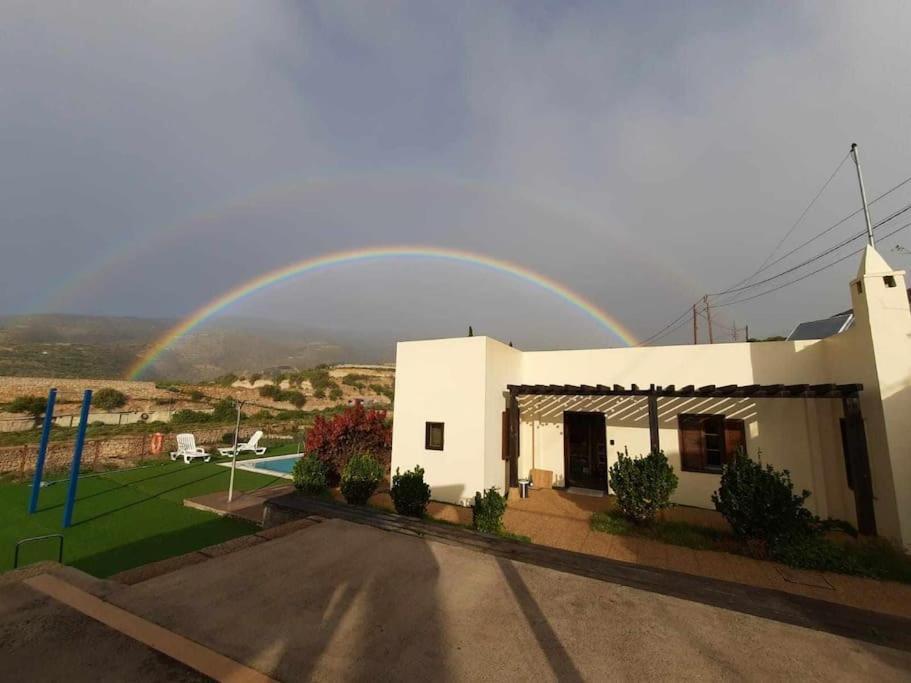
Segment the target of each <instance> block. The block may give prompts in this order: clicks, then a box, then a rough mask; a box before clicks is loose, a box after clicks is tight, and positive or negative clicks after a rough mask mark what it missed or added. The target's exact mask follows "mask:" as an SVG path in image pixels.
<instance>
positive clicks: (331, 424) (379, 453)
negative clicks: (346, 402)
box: [307, 404, 392, 486]
mask: <svg viewBox="0 0 911 683" xmlns="http://www.w3.org/2000/svg"><path fill="white" fill-rule="evenodd" d="M391 450H392V427H391V425H390V424H389V422H388V421H387V420H386V411H384V410H367V409H365V408H364V406H362V405H360V404H356V405H354V406H353V407H351V408H348V409H346V410H345V411H344V412H342V413H338V414H336V415H333V416H332V417H331V418H330V419H328V420H327V419H326V418H324V417H323V416H321V415H318V416H317V418H316V420H315V421H314V422H313V426H312V427H311V428H310V431H308V432H307V453H312V454H314V455H316V457H318V458H319V459H320V460H322V461H323V462H324V463H325V464H326V469H327V470H328V477H329V483H330V485H333V486H334V485H336V484H337V483H338V480H339V475H340V473H341V471H342V469H343V468H344V467H345V465H346V464H347V463H348V460H349V459H350V458H351V456H353V455H355V454H358V453H361V454H364V453H366V454H370V455H372V456H373V457H374V458H376V459H377V460H378V461H379V462H380V463H382V465H383V467H384V469H386V470H387V471H388V469H389V462H390V455H391Z"/></svg>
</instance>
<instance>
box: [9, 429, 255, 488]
mask: <svg viewBox="0 0 911 683" xmlns="http://www.w3.org/2000/svg"><path fill="white" fill-rule="evenodd" d="M226 431H233V430H231V429H230V428H229V427H225V426H224V425H219V426H213V427H208V428H205V429H198V428H197V429H194V430H193V435H194V436H195V437H196V443H197V444H198V445H207V446H210V445H213V444H217V443H220V442H221V437H222V435H223V434H225V432H226ZM253 431H254V429H253V428H249V427H242V428H241V430H240V438H241V439H242V440H246V439H247V438H249V436H250V435H251V434H252V433H253ZM152 436H153V435H152V434H136V435H131V436H118V437H113V438H106V439H92V440H86V442H85V444H84V446H83V449H82V467H83V469H87V470H105V469H116V468H125V467H134V466H135V465H138V464H141V463H142V462H144V461H145V460H150V459H154V458H160V457H163V456H165V455H166V454H167V453H169V452H170V451H173V450H175V449H176V447H177V436H176V434H164V435H163V436H164V443H163V444H162V447H161V452H160V453H158V454H157V455H156V454H153V453H152V452H151V451H150V446H151V443H152ZM74 445H75V443H74V442H73V441H51V442H50V443H49V444H48V447H47V458H46V460H45V466H44V467H45V471H47V472H54V471H58V472H59V471H67V470H69V467H70V463H71V461H72V459H73V446H74ZM210 451H211V449H210ZM37 458H38V445H37V444H27V445H24V446H5V447H2V448H0V475H7V476H14V477H26V476H29V475H31V474H33V473H34V471H35V462H36V460H37Z"/></svg>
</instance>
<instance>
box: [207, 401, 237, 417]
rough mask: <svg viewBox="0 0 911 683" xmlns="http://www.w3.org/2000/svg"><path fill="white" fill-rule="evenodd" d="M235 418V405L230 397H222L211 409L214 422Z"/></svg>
mask: <svg viewBox="0 0 911 683" xmlns="http://www.w3.org/2000/svg"><path fill="white" fill-rule="evenodd" d="M236 419H237V406H236V405H235V404H234V401H233V400H232V399H230V398H223V399H221V400H220V401H218V403H216V404H215V409H214V410H213V411H212V420H213V421H215V422H231V421H234V420H236Z"/></svg>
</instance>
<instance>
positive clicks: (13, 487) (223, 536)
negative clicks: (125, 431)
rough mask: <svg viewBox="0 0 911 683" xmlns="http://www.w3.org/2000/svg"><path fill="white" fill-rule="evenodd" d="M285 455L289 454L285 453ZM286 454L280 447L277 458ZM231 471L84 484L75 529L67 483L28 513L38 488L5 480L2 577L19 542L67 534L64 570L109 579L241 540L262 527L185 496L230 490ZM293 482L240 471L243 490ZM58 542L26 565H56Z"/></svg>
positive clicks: (0, 491) (178, 471) (165, 469)
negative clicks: (192, 503)
mask: <svg viewBox="0 0 911 683" xmlns="http://www.w3.org/2000/svg"><path fill="white" fill-rule="evenodd" d="M280 450H285V449H280ZM274 454H279V450H278V449H277V450H276V451H275V452H274V453H270V455H274ZM229 474H230V470H229V469H228V468H226V467H221V466H219V465H217V464H215V463H214V462H213V463H202V462H194V463H192V464H189V465H186V464H184V463H183V462H182V461H178V462H176V463H175V462H171V461H169V460H165V461H156V462H154V463H150V464H148V466H146V467H143V468H142V469H134V470H125V471H111V472H105V473H103V474H101V475H97V474H96V475H93V476H83V477H81V478H80V479H79V488H78V491H77V496H76V506H75V511H74V514H73V525H72V526H71V527H70V528H69V529H65V530H64V529H62V519H63V505H64V501H65V499H66V489H67V482H66V481H61V482H59V483H56V484H53V485H51V486H46V487H44V488H42V490H41V498H40V500H39V504H38V511H37V512H36V513H35V514H34V515H29V514H28V513H27V507H28V499H29V495H30V492H31V485H30V484H28V483H25V484H23V483H10V482H0V571H6V570H9V569H12V567H13V551H14V548H15V544H16V541H18V540H20V539H23V538H26V537H29V536H39V535H43V534H53V533H62V534H63V535H64V555H63V561H64V564H68V565H71V566H73V567H76V568H78V569H81V570H83V571H86V572H88V573H90V574H93V575H95V576H99V577H107V576H111V575H112V574H116V573H117V572H120V571H123V570H125V569H130V568H132V567H137V566H139V565H143V564H146V563H148V562H154V561H156V560H161V559H164V558H167V557H172V556H174V555H180V554H182V553H187V552H190V551H193V550H197V549H199V548H204V547H206V546H209V545H213V544H215V543H221V542H223V541H227V540H229V539H232V538H235V537H237V536H243V535H245V534H250V533H253V532H254V531H256V529H257V527H256V526H255V525H253V524H251V523H248V522H244V521H241V520H236V519H230V518H227V517H219V516H218V515H215V514H211V513H208V512H203V511H200V510H194V509H192V508H188V507H184V505H183V501H184V499H185V498H190V497H193V496H199V495H202V494H205V493H212V492H215V491H224V490H227V488H228V477H229ZM285 482H287V480H286V479H279V478H276V477H272V476H267V475H260V474H253V473H251V472H245V471H243V470H237V473H236V478H235V482H234V485H235V489H236V490H243V491H247V490H252V489H257V488H260V487H263V486H269V485H274V484H280V483H285ZM55 543H56V542H55V541H41V542H37V543H31V544H27V545H25V546H23V548H22V550H21V553H20V559H19V565H20V566H23V565H25V564H29V563H31V562H36V561H38V560H45V559H56V545H55Z"/></svg>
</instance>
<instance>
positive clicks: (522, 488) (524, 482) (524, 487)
mask: <svg viewBox="0 0 911 683" xmlns="http://www.w3.org/2000/svg"><path fill="white" fill-rule="evenodd" d="M528 484H529V481H528V479H519V498H528Z"/></svg>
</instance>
